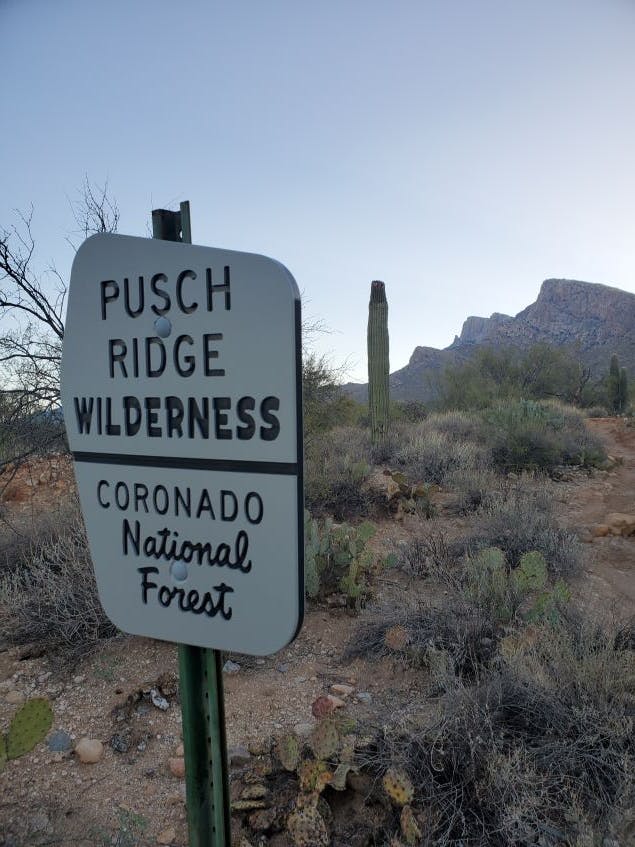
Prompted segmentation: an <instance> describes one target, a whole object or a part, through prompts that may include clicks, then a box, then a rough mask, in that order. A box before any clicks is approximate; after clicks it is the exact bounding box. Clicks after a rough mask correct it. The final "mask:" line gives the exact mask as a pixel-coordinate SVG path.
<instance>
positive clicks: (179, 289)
mask: <svg viewBox="0 0 635 847" xmlns="http://www.w3.org/2000/svg"><path fill="white" fill-rule="evenodd" d="M185 279H196V273H195V272H194V271H181V273H180V274H179V275H178V277H177V280H176V302H177V303H178V304H179V309H180V310H181V311H182V312H184V313H185V314H186V315H189V314H190V313H191V312H195V311H196V309H197V308H198V303H197V302H196V300H194V301H193V302H192V303H190V305H189V306H187V305H186V304H185V303H184V302H183V280H185Z"/></svg>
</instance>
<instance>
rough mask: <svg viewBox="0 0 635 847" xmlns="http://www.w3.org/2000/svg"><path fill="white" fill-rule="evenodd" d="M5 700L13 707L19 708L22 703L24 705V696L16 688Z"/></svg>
mask: <svg viewBox="0 0 635 847" xmlns="http://www.w3.org/2000/svg"><path fill="white" fill-rule="evenodd" d="M4 699H5V700H6V701H7V703H11V705H12V706H18V705H19V704H20V703H24V694H23V693H22V692H21V691H17V690H16V689H15V688H14V689H13V691H9V692H8V693H7V694H6V695H5V698H4Z"/></svg>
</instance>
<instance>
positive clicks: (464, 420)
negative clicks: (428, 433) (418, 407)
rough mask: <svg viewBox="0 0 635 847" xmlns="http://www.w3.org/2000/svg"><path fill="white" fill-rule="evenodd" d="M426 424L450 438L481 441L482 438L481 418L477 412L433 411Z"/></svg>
mask: <svg viewBox="0 0 635 847" xmlns="http://www.w3.org/2000/svg"><path fill="white" fill-rule="evenodd" d="M428 426H429V427H431V428H433V429H435V430H436V431H437V432H440V433H442V434H443V435H447V436H448V438H450V439H455V438H456V439H459V440H462V441H474V442H477V443H478V442H482V441H483V440H484V430H483V420H482V417H481V416H480V415H479V414H478V413H477V412H468V411H459V410H457V409H454V410H452V411H448V412H435V413H434V414H433V415H430V417H429V418H428Z"/></svg>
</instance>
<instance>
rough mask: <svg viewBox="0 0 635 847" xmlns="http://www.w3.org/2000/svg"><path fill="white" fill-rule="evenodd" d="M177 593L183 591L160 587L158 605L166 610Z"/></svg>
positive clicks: (165, 586) (164, 586)
mask: <svg viewBox="0 0 635 847" xmlns="http://www.w3.org/2000/svg"><path fill="white" fill-rule="evenodd" d="M177 591H183V589H182V588H168V586H167V585H162V586H161V588H159V603H160V604H161V605H162V606H164V607H165V608H166V609H167V607H168V606H169V605H170V603H171V602H172V600H173V598H174V594H175V593H176V592H177Z"/></svg>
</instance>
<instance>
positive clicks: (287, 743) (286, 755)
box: [277, 733, 300, 771]
mask: <svg viewBox="0 0 635 847" xmlns="http://www.w3.org/2000/svg"><path fill="white" fill-rule="evenodd" d="M277 752H278V758H279V759H280V761H281V762H282V767H283V768H284V769H285V770H286V771H294V770H295V769H296V768H297V766H298V762H299V761H300V743H299V741H298V739H297V738H296V736H295V735H293V734H291V733H289V734H288V735H283V736H282V738H280V739H279V740H278V747H277Z"/></svg>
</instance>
